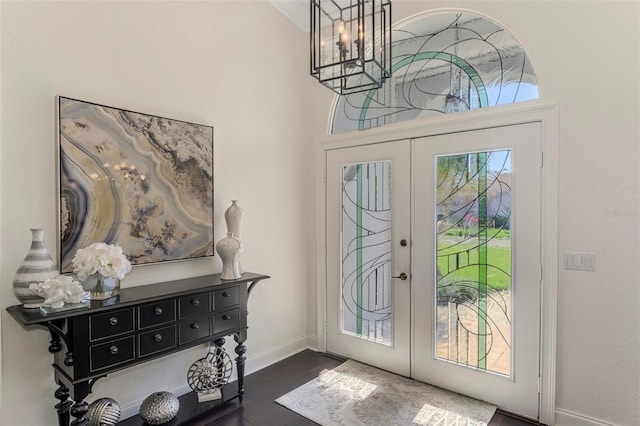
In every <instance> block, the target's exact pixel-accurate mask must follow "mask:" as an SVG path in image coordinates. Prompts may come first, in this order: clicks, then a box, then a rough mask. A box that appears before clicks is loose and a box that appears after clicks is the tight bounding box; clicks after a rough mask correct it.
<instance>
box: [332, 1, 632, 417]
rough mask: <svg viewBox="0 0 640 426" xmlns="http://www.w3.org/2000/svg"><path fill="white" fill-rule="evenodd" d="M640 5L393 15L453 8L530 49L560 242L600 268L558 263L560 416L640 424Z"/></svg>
mask: <svg viewBox="0 0 640 426" xmlns="http://www.w3.org/2000/svg"><path fill="white" fill-rule="evenodd" d="M639 6H640V3H638V2H637V1H626V2H619V1H616V2H614V1H586V2H581V1H555V2H551V1H544V2H543V1H467V2H463V1H439V2H438V1H428V0H422V1H410V0H394V1H393V7H394V9H393V19H394V22H397V21H398V20H400V19H402V18H405V17H407V16H410V15H412V14H415V13H418V12H423V11H425V10H433V9H437V8H453V7H456V8H464V9H469V10H472V11H476V12H480V13H481V14H485V15H488V16H489V17H491V18H493V19H495V20H497V21H498V22H500V23H502V25H503V26H504V27H505V28H507V29H509V30H510V31H511V32H512V33H513V34H514V35H515V36H516V37H517V38H518V39H519V40H520V41H521V43H522V44H523V45H524V47H525V49H526V50H527V52H528V53H529V56H530V58H531V60H532V61H533V65H534V68H535V70H536V73H537V75H538V83H539V86H540V93H541V99H543V100H546V101H550V102H557V103H558V105H559V111H560V114H559V127H560V128H559V144H560V146H559V168H560V170H559V197H560V200H559V212H558V215H559V248H558V249H559V253H560V256H561V257H562V254H563V252H564V251H586V252H593V253H594V254H595V256H596V271H595V272H591V273H590V272H575V271H567V270H563V269H561V270H560V271H559V277H558V295H557V298H558V299H557V300H558V340H557V344H558V353H557V362H558V365H557V395H556V406H557V409H558V410H557V414H558V415H557V424H561V425H587V424H600V422H602V423H607V424H619V425H639V424H640V404H639V403H638V401H640V317H639V312H640V293H639V289H640V285H639V276H640V270H639V265H640V262H639V259H640V220H639V219H640V185H639V184H640V150H639V144H640V130H639V127H640V108H639V100H640V89H639V80H640V66H639V57H640V44H639V39H640V33H639V25H640V7H639ZM328 109H329V105H327V111H328ZM559 261H560V264H561V265H562V258H561V259H559ZM592 422H593V423H592Z"/></svg>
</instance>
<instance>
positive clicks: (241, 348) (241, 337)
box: [233, 331, 247, 402]
mask: <svg viewBox="0 0 640 426" xmlns="http://www.w3.org/2000/svg"><path fill="white" fill-rule="evenodd" d="M246 338H247V333H246V331H245V332H240V333H236V334H234V335H233V339H234V340H235V341H236V343H238V345H237V346H236V349H235V352H236V354H237V355H238V357H237V358H236V366H237V368H238V398H239V399H240V402H242V397H243V396H244V361H245V360H246V359H247V358H245V356H244V354H245V352H247V347H246V346H245V345H244V341H245V340H246Z"/></svg>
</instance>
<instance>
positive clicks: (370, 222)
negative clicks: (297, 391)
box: [326, 140, 411, 376]
mask: <svg viewBox="0 0 640 426" xmlns="http://www.w3.org/2000/svg"><path fill="white" fill-rule="evenodd" d="M410 152H411V144H410V141H409V140H400V141H395V142H385V143H378V144H373V145H367V146H360V147H351V148H340V149H333V150H329V151H327V163H326V166H327V170H326V173H327V192H326V196H327V212H326V214H327V237H326V238H327V240H326V241H327V287H326V288H327V292H326V309H327V314H326V318H327V322H326V336H327V351H328V352H332V353H335V354H338V355H341V356H344V357H347V358H351V359H355V360H357V361H360V362H363V363H366V364H370V365H375V366H377V367H379V368H382V369H384V370H388V371H392V372H394V373H397V374H401V375H404V376H409V375H410V374H411V371H410V352H411V350H410V348H411V347H410V333H411V329H410V317H411V309H410V302H411V284H410V280H409V279H406V278H408V276H409V275H410V272H411V265H410V259H411V252H410V250H411V247H410V246H409V245H408V244H403V243H402V241H407V240H409V239H410V236H411V235H410V232H411V227H410V212H411V200H410V183H411V181H410V177H411V167H410V166H411V163H410ZM402 274H404V275H403V276H404V277H405V279H399V278H393V277H394V276H395V277H398V276H400V275H402Z"/></svg>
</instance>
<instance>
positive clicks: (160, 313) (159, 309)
mask: <svg viewBox="0 0 640 426" xmlns="http://www.w3.org/2000/svg"><path fill="white" fill-rule="evenodd" d="M153 312H155V313H156V315H162V308H161V307H160V306H158V307H157V308H155V309H154V310H153Z"/></svg>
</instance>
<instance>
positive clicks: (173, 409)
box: [140, 391, 180, 425]
mask: <svg viewBox="0 0 640 426" xmlns="http://www.w3.org/2000/svg"><path fill="white" fill-rule="evenodd" d="M179 409H180V401H178V398H177V397H176V396H175V395H174V394H172V393H171V392H166V391H163V392H155V393H152V394H151V395H149V396H148V397H146V398H145V399H144V401H142V405H140V417H142V420H144V421H145V422H146V423H147V424H149V425H161V424H163V423H167V422H168V421H170V420H171V419H173V418H174V417H175V416H176V415H177V414H178V410H179Z"/></svg>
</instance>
